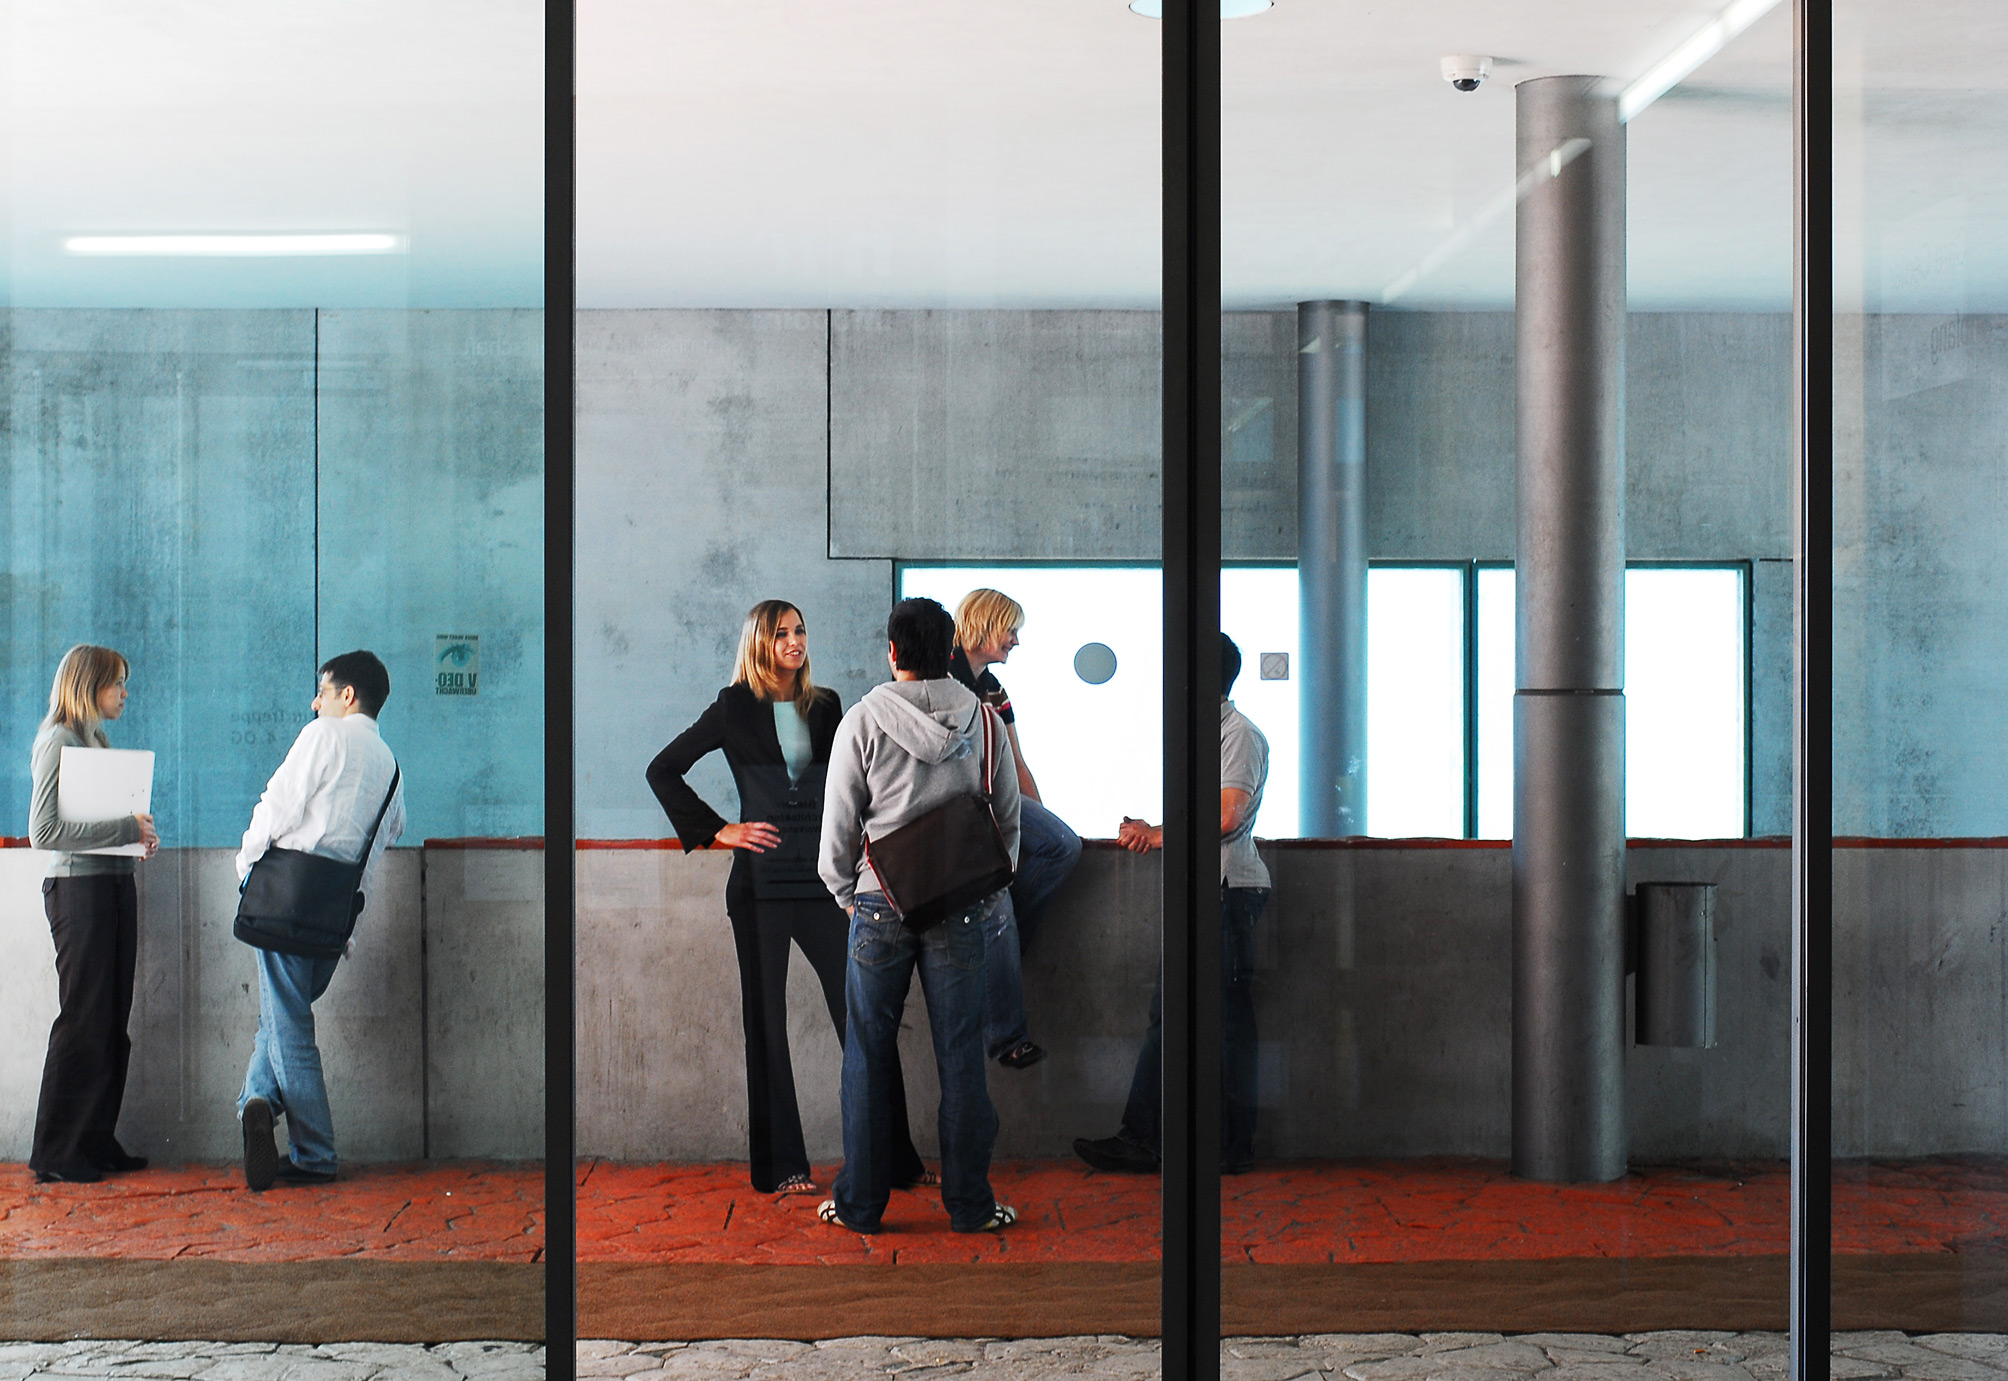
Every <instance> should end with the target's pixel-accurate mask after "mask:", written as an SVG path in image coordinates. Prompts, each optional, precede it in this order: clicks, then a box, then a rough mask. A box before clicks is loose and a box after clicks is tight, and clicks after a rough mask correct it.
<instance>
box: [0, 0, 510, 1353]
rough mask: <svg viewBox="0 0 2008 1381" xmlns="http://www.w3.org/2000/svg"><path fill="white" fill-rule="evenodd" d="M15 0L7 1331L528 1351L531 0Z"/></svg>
mask: <svg viewBox="0 0 2008 1381" xmlns="http://www.w3.org/2000/svg"><path fill="white" fill-rule="evenodd" d="M387 25H388V29H387V28H386V26H387ZM0 30H4V33H5V35H6V37H5V40H4V45H5V47H6V50H7V61H6V64H5V68H4V74H0V83H4V84H5V89H4V91H0V124H4V127H5V128H4V133H0V138H4V139H5V142H6V147H7V149H8V154H7V156H6V157H5V158H4V159H0V202H4V204H5V207H6V215H5V217H4V222H0V223H4V227H5V228H4V230H0V236H4V265H5V266H4V269H0V388H4V390H5V393H4V403H0V409H4V415H5V419H6V420H5V422H4V424H0V430H4V431H5V433H6V444H5V449H4V452H3V453H0V511H4V515H5V521H6V525H7V526H6V532H7V536H6V537H5V539H4V540H0V562H4V577H0V613H4V618H5V620H6V630H7V631H6V637H5V638H4V639H0V685H3V686H4V698H0V731H4V732H0V737H4V739H5V741H6V743H7V745H8V746H7V750H6V755H5V757H6V764H7V766H6V770H5V771H4V772H0V808H4V819H5V823H4V825H0V828H4V830H5V831H6V832H7V833H8V834H9V835H11V836H14V837H11V838H9V839H6V840H4V841H0V843H4V844H5V845H7V846H9V847H6V848H4V849H0V882H4V888H0V899H4V901H0V904H3V905H4V907H5V912H4V921H5V924H4V925H0V934H3V935H4V937H5V938H4V942H0V972H4V974H5V978H4V979H0V1013H5V1014H6V1017H5V1021H6V1025H7V1032H8V1036H9V1041H8V1046H9V1049H10V1050H11V1051H12V1052H13V1053H12V1054H11V1055H10V1057H9V1059H8V1060H7V1061H6V1062H5V1065H4V1072H0V1085H4V1087H0V1140H4V1143H5V1150H4V1154H0V1158H4V1159H5V1160H7V1161H11V1162H22V1161H26V1162H28V1163H29V1166H30V1167H31V1168H32V1169H34V1170H35V1171H37V1172H40V1176H41V1179H42V1180H44V1181H46V1182H44V1183H37V1182H36V1180H35V1177H32V1176H30V1174H29V1173H28V1171H27V1170H26V1169H22V1170H20V1171H19V1172H18V1174H17V1175H16V1176H14V1180H15V1181H16V1182H14V1183H11V1184H10V1187H9V1189H8V1190H7V1192H6V1195H5V1196H4V1197H5V1201H4V1203H0V1220H4V1221H0V1258H7V1259H10V1260H8V1261H7V1262H6V1263H5V1264H6V1265H8V1266H11V1265H12V1260H11V1259H19V1258H25V1257H36V1258H42V1259H48V1260H53V1259H55V1258H66V1259H68V1264H67V1265H65V1266H63V1267H62V1268H61V1270H60V1271H59V1273H58V1274H57V1275H55V1276H48V1275H40V1274H36V1273H32V1272H31V1273H26V1274H21V1275H15V1274H12V1273H9V1274H7V1275H6V1282H7V1283H6V1285H5V1287H4V1288H0V1303H4V1306H5V1309H4V1311H0V1312H5V1313H6V1318H5V1319H4V1320H0V1334H5V1335H6V1336H9V1337H15V1338H20V1337H28V1336H55V1337H70V1336H82V1335H90V1334H96V1335H98V1336H107V1335H108V1336H111V1337H114V1338H151V1337H161V1336H166V1335H170V1334H171V1335H172V1336H177V1337H193V1338H223V1337H235V1338H243V1339H246V1340H255V1339H265V1340H270V1341H275V1342H276V1341H282V1340H283V1341H293V1342H298V1341H301V1340H302V1339H305V1340H306V1341H308V1342H311V1343H323V1342H326V1343H340V1342H345V1341H358V1342H361V1341H368V1340H371V1339H393V1338H397V1339H402V1338H411V1337H424V1338H433V1339H441V1340H444V1339H455V1338H459V1339H466V1338H485V1339H491V1340H492V1339H497V1338H505V1339H511V1338H512V1339H516V1340H518V1342H517V1343H516V1344H510V1345H509V1346H508V1347H505V1348H503V1349H502V1350H503V1351H509V1352H514V1353H523V1354H528V1353H530V1352H531V1351H532V1350H533V1347H534V1342H535V1340H537V1339H539V1338H541V1336H542V1330H543V1307H542V1294H543V1290H542V1279H543V1264H542V1256H543V1249H544V1241H543V1193H542V1169H541V1166H540V1165H539V1164H538V1157H540V1156H541V1154H542V1152H543V1137H544V1130H543V1106H544V1068H543V1054H544V1032H543V1012H544V969H543V926H544V909H543V905H542V902H543V893H542V859H543V855H542V853H541V847H542V838H541V836H542V833H543V799H544V781H543V724H544V704H543V681H544V630H543V622H542V620H543V607H544V588H543V569H544V565H543V550H544V547H543V523H544V516H543V483H544V416H543V340H544V334H543V333H544V321H543V312H542V291H543V281H544V262H543V244H542V233H543V209H544V204H543V168H544V160H543V152H544V146H543V114H544V112H543V105H542V98H543V90H544V84H543V75H544V74H543V15H542V12H541V10H540V9H538V8H536V7H525V6H522V5H503V6H499V7H492V8H491V9H489V10H487V11H484V13H483V15H482V20H481V22H480V23H479V24H478V25H473V26H470V25H469V24H468V22H467V15H466V13H465V12H464V11H463V10H462V9H460V8H458V7H454V6H445V5H440V4H436V3H424V0H421V3H417V4H414V5H407V6H402V7H400V8H399V9H398V10H397V11H396V13H395V14H394V15H393V14H391V13H390V12H389V11H387V10H385V9H383V8H382V7H374V6H365V7H362V8H357V7H353V6H344V7H336V8H333V9H327V8H306V9H302V8H297V7H290V8H289V7H281V8H278V9H274V8H272V7H258V6H220V7H219V6H191V5H168V6H164V7H150V8H147V9H145V10H144V11H143V12H142V11H140V10H121V11H118V12H116V13H114V12H113V11H109V10H106V9H105V8H104V7H82V8H79V7H67V6H41V7H36V6H24V5H13V6H9V7H7V10H6V14H5V17H4V18H0ZM387 32H389V33H391V34H393V35H394V41H387V40H386V33H387ZM80 645H88V646H96V647H101V648H107V649H111V650H112V652H113V653H115V654H116V656H109V655H108V656H107V657H106V658H105V659H96V658H93V657H92V656H89V655H82V656H80V655H79V654H77V653H75V652H73V651H71V650H72V649H74V648H76V647H78V646H80ZM352 653H360V654H361V655H358V656H345V655H344V654H352ZM64 665H70V666H73V667H78V668H81V669H82V670H83V671H84V672H85V673H88V674H86V675H85V676H84V678H83V680H82V681H80V682H78V686H79V687H85V688H87V687H88V686H89V684H90V682H91V681H92V679H93V678H96V677H99V676H100V674H101V672H102V671H103V669H104V668H105V667H110V668H113V669H115V670H116V669H123V670H124V671H125V672H126V680H125V694H126V697H127V698H126V699H125V701H124V703H123V706H122V707H121V706H119V705H117V704H115V703H113V701H100V700H97V699H95V698H93V697H92V696H91V695H89V694H87V693H81V692H80V695H81V698H79V697H78V696H72V697H70V698H68V699H65V697H64V696H62V695H59V696H57V700H58V701H59V702H62V704H64V705H66V706H67V707H68V708H66V709H63V710H61V712H60V713H59V714H58V715H57V721H58V722H51V721H48V720H46V719H45V716H46V715H47V714H48V712H49V707H50V704H51V685H52V682H56V681H60V680H61V679H62V677H61V673H60V672H59V667H60V666H64ZM116 699H117V697H116V696H114V697H113V700H114V701H115V700H116ZM114 710H118V711H120V712H119V713H116V714H114V713H113V711H114ZM94 719H101V720H102V722H101V723H97V724H95V725H94V724H93V723H92V722H91V721H93V720H94ZM97 729H102V731H103V733H104V735H105V738H104V740H102V741H101V740H99V739H98V738H97V735H96V732H95V730H97ZM66 735H67V736H68V737H66ZM100 742H108V743H109V745H110V747H111V748H112V749H113V750H116V751H117V752H118V753H120V754H128V753H131V752H132V751H134V750H137V751H139V752H142V753H146V754H150V755H151V774H150V778H148V777H147V776H146V774H145V771H144V767H145V762H144V760H136V759H134V758H132V757H129V756H121V757H110V756H99V754H100V753H101V752H102V749H101V748H97V747H89V746H87V745H95V744H98V743H100ZM65 747H68V748H70V749H71V750H72V751H71V755H70V757H69V758H68V759H65V758H64V756H63V751H62V750H63V749H64V748H65ZM66 762H67V763H70V764H74V769H75V770H74V771H73V770H72V767H71V766H67V765H65V764H66ZM136 766H137V767H138V768H139V769H140V773H139V776H138V777H137V778H136V779H134V780H131V781H127V782H124V783H117V784H115V785H116V786H117V787H118V789H117V790H116V791H115V792H113V793H112V794H109V795H104V796H99V797H97V798H96V799H92V796H91V793H90V792H88V791H87V790H86V788H87V787H88V786H89V777H90V774H91V773H92V772H93V771H94V770H101V771H105V772H112V771H114V770H115V769H116V770H125V769H131V768H134V767H136ZM393 782H395V784H396V785H395V788H393ZM78 793H81V794H78ZM66 800H67V801H68V803H69V805H68V807H67V808H68V809H69V810H70V812H71V813H70V814H69V815H68V816H67V819H68V820H69V821H70V822H71V823H72V824H73V825H76V826H77V827H78V828H79V829H82V830H83V831H84V832H83V833H76V832H71V833H69V834H65V833H64V827H63V821H64V819H65V818H66V817H65V815H64V812H65V809H66V806H65V801H66ZM131 813H144V814H147V815H150V816H151V820H152V825H153V828H154V829H155V830H156V832H157V834H158V838H159V848H158V851H157V852H155V853H154V854H153V855H152V856H151V857H140V858H134V857H129V856H112V855H104V854H97V853H90V852H85V851H84V849H85V847H86V845H87V844H88V843H89V842H90V841H91V840H96V841H98V842H100V843H105V842H109V843H118V842H122V841H123V840H124V839H125V838H126V837H128V836H130V837H132V838H138V837H139V836H138V833H137V831H138V830H139V826H138V825H137V824H136V823H134V822H131V821H130V819H129V815H130V814H131ZM380 813H381V824H380V827H378V824H377V822H378V817H379V814H380ZM107 821H109V822H110V823H109V824H107ZM121 821H123V823H121ZM372 828H376V829H377V832H376V833H375V834H374V836H372V835H371V833H370V832H371V830H372ZM366 844H368V845H369V846H370V852H369V854H368V855H366V856H365V855H364V849H365V845H366ZM372 860H373V861H372ZM351 864H361V865H363V871H362V873H361V875H360V877H359V878H358V876H357V875H356V874H355V873H353V872H351V871H349V865H351ZM296 865H297V866H300V867H305V868H312V867H316V866H318V867H320V868H322V869H324V870H332V871H331V872H329V873H327V875H325V876H324V877H323V879H322V881H321V883H319V884H317V885H316V886H315V887H314V888H313V889H312V890H311V891H310V893H309V896H310V897H311V898H314V899H318V900H319V901H320V902H322V903H323V904H324V908H325V910H324V912H323V913H321V914H320V915H319V923H318V924H317V925H314V926H312V927H310V928H309V932H308V933H307V934H306V935H305V936H304V938H303V936H302V934H301V933H299V932H297V931H295V930H294V929H293V927H294V926H295V925H298V926H305V925H307V923H308V921H309V919H310V918H309V917H308V916H307V915H306V914H305V908H304V907H303V906H302V905H300V904H298V903H297V902H289V901H288V900H287V899H286V898H285V896H284V895H283V893H282V889H277V888H276V884H274V883H273V878H274V875H275V874H276V873H282V872H283V870H284V869H286V868H289V867H293V866H296ZM247 873H248V875H249V885H248V886H246V887H244V890H243V891H242V892H241V894H240V884H241V882H242V880H243V879H245V877H246V875H247ZM275 893H276V894H275ZM358 905H359V906H360V913H359V914H358V912H357V910H356V907H357V906H358ZM351 926H352V927H353V929H352V937H351V940H350V943H349V944H347V945H345V944H344V932H345V931H348V930H349V929H350V927H351ZM302 950H306V951H309V952H306V953H302V952H301V951H302ZM59 975H60V986H59ZM45 1040H46V1042H47V1047H46V1048H47V1050H48V1056H47V1059H46V1063H45V1060H44V1056H43V1049H44V1042H45ZM275 1128H276V1130H275ZM141 1158H144V1160H145V1161H146V1162H147V1163H146V1164H145V1165H144V1168H141V1166H140V1164H139V1162H140V1160H141ZM79 1181H81V1182H79ZM359 1280H360V1281H364V1282H368V1283H367V1284H365V1285H362V1286H358V1285H357V1284H356V1282H357V1281H359ZM226 1281H227V1282H228V1283H227V1284H224V1283H220V1282H226ZM38 1282H39V1283H38ZM303 1300H319V1301H323V1302H324V1303H322V1304H317V1305H316V1306H314V1307H313V1309H312V1310H311V1311H310V1312H311V1313H312V1317H311V1319H309V1318H305V1317H303V1315H302V1301H303ZM163 1301H171V1304H167V1305H163ZM17 1330H29V1331H17ZM434 1364H435V1363H426V1364H425V1365H434ZM504 1364H506V1365H510V1366H516V1367H540V1366H541V1365H542V1362H541V1358H540V1357H536V1356H529V1355H523V1356H512V1357H511V1358H509V1359H508V1360H507V1361H506V1363H504ZM174 1365H176V1366H181V1367H188V1366H194V1365H197V1364H196V1363H194V1362H191V1361H182V1362H177V1363H175V1364H174ZM301 1365H302V1366H304V1367H308V1368H314V1367H333V1366H354V1365H357V1364H356V1363H355V1362H353V1361H342V1362H338V1361H336V1360H332V1354H326V1353H323V1354H320V1360H310V1359H302V1361H301Z"/></svg>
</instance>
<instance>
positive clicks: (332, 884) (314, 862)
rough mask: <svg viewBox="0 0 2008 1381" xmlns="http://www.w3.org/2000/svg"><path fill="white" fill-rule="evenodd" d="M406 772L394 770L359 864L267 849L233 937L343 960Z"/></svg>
mask: <svg viewBox="0 0 2008 1381" xmlns="http://www.w3.org/2000/svg"><path fill="white" fill-rule="evenodd" d="M402 771H403V769H402V768H396V767H394V768H392V769H391V774H390V790H389V791H387V792H385V793H384V798H383V805H382V806H381V807H380V808H378V810H377V816H376V823H375V824H373V825H371V826H370V832H369V834H368V835H366V836H365V837H364V839H363V851H362V855H361V856H360V857H359V858H357V859H356V861H355V862H353V863H345V862H343V861H342V860H341V859H339V858H326V857H323V856H322V855H320V854H310V853H306V852H304V851H302V850H300V849H267V850H266V851H265V853H264V856H263V857H261V858H260V859H259V860H258V861H257V862H256V863H254V864H252V865H251V876H250V877H247V878H245V879H244V890H243V893H242V895H241V896H240V897H239V898H238V901H237V923H236V924H235V925H234V926H232V927H231V928H230V932H231V934H233V935H235V936H236V937H237V938H238V939H240V940H242V941H243V942H244V943H245V944H247V945H252V946H255V947H256V948H258V949H269V950H275V951H277V952H278V953H280V954H297V955H299V956H300V957H302V958H304V959H339V958H341V957H342V950H343V949H345V948H346V947H347V946H348V943H349V936H351V935H353V934H354V933H355V929H356V917H357V916H360V915H361V914H362V910H363V894H362V885H363V869H364V868H366V867H368V866H369V861H370V848H371V846H372V845H374V844H375V843H376V837H377V829H378V827H379V826H381V825H382V824H383V817H384V815H385V813H386V812H388V811H389V810H390V803H391V800H392V798H393V797H395V796H396V795H397V782H398V777H399V775H400V774H401V773H402Z"/></svg>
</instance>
